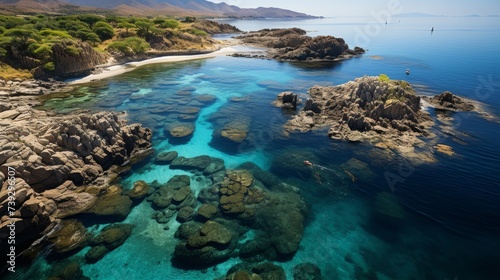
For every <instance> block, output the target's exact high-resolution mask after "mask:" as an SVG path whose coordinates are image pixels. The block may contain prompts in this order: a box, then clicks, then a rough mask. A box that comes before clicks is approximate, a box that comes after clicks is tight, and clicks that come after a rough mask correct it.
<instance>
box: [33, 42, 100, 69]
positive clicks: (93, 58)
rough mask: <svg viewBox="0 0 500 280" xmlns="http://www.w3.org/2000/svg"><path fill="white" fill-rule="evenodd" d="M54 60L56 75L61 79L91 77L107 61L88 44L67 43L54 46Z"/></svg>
mask: <svg viewBox="0 0 500 280" xmlns="http://www.w3.org/2000/svg"><path fill="white" fill-rule="evenodd" d="M69 49H72V50H77V51H69ZM52 59H53V61H54V66H55V70H54V75H55V76H56V77H60V78H69V77H79V76H86V75H89V74H91V72H92V70H94V68H95V67H96V66H97V65H100V64H105V63H106V60H107V58H106V56H105V55H104V54H103V53H100V52H98V51H96V50H94V48H92V46H90V45H89V44H88V43H86V42H65V41H62V42H60V43H57V44H54V45H53V46H52ZM35 78H40V77H36V76H35Z"/></svg>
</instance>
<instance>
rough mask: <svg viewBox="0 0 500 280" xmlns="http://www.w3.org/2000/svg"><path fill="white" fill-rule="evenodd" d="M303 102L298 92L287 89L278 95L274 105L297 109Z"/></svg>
mask: <svg viewBox="0 0 500 280" xmlns="http://www.w3.org/2000/svg"><path fill="white" fill-rule="evenodd" d="M301 103H302V99H300V98H299V96H298V95H297V94H295V93H293V92H291V91H285V92H282V93H280V94H278V97H276V100H275V101H274V102H273V105H274V106H276V107H279V108H283V109H290V110H295V109H297V106H298V105H300V104H301Z"/></svg>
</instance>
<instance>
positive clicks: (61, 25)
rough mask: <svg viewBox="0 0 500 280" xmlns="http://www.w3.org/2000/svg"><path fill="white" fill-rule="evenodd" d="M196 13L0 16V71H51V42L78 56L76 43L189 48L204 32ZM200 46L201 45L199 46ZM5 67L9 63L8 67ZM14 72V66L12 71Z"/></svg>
mask: <svg viewBox="0 0 500 280" xmlns="http://www.w3.org/2000/svg"><path fill="white" fill-rule="evenodd" d="M195 21H196V18H195V17H186V18H185V20H184V21H182V22H181V21H178V20H176V19H172V18H167V17H156V18H153V17H132V16H130V17H123V16H116V15H106V16H103V15H93V14H75V15H63V16H50V15H35V16H3V15H0V65H2V67H1V69H2V70H1V71H0V75H1V76H2V77H4V78H5V77H11V76H10V75H2V73H3V71H4V70H5V69H9V71H13V69H19V70H20V71H19V73H18V74H19V75H12V77H17V76H23V77H24V76H25V71H24V70H33V69H35V68H40V69H43V70H44V71H46V72H47V71H48V72H50V71H54V70H55V67H56V66H55V65H57V63H55V62H54V61H53V46H54V45H55V44H59V43H61V42H64V45H65V48H64V50H65V52H66V53H67V54H68V55H70V56H77V55H79V54H80V53H81V52H82V48H81V43H82V42H83V43H88V44H89V45H90V46H92V47H94V48H95V49H97V50H99V51H101V52H107V51H110V52H113V54H121V55H123V56H130V55H136V54H141V53H145V52H146V51H148V50H149V49H150V43H151V44H153V43H154V44H155V46H157V47H158V46H159V47H160V49H162V50H165V49H194V48H197V47H200V42H202V39H201V38H200V37H206V36H208V34H207V33H206V32H205V31H203V30H200V29H197V28H194V27H192V25H193V24H192V23H193V22H195ZM201 46H203V45H201ZM7 66H8V67H7ZM16 71H17V70H16Z"/></svg>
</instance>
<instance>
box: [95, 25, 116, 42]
mask: <svg viewBox="0 0 500 280" xmlns="http://www.w3.org/2000/svg"><path fill="white" fill-rule="evenodd" d="M92 30H93V31H94V33H95V34H97V36H99V39H100V40H101V41H106V40H108V39H111V38H113V36H114V35H115V31H114V30H113V27H112V26H111V25H110V24H109V23H107V22H104V21H99V22H96V24H95V25H94V27H93V28H92Z"/></svg>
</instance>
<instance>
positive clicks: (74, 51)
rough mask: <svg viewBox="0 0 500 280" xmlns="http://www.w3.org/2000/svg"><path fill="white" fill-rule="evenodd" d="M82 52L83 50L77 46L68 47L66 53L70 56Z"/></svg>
mask: <svg viewBox="0 0 500 280" xmlns="http://www.w3.org/2000/svg"><path fill="white" fill-rule="evenodd" d="M81 51H82V49H81V48H78V47H75V46H67V47H66V53H68V54H70V55H78V54H80V52H81Z"/></svg>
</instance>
